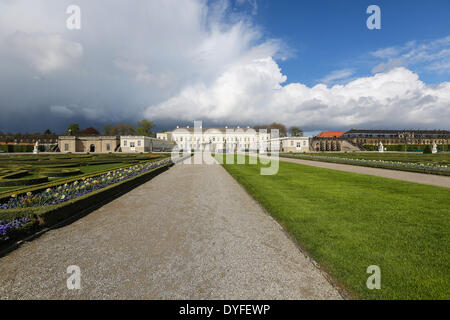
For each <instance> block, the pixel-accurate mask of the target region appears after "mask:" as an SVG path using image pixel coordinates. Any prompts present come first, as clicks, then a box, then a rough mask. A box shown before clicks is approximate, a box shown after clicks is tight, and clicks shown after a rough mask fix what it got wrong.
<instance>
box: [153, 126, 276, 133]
mask: <svg viewBox="0 0 450 320" xmlns="http://www.w3.org/2000/svg"><path fill="white" fill-rule="evenodd" d="M199 129H201V130H202V132H206V131H209V132H211V133H214V132H220V133H226V132H227V130H232V131H238V130H239V131H238V132H241V131H242V133H246V132H247V130H254V131H255V132H259V131H258V130H255V129H253V128H252V127H249V126H247V127H209V128H205V127H202V128H199ZM176 130H179V132H180V133H181V132H183V131H184V132H186V131H187V132H192V133H193V132H194V130H195V128H194V127H190V126H189V127H177V128H175V129H173V130H172V131H169V132H159V133H165V134H167V133H173V132H174V131H176ZM199 131H200V130H199ZM267 133H270V130H268V132H267Z"/></svg>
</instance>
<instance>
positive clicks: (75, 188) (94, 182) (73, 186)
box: [0, 156, 171, 244]
mask: <svg viewBox="0 0 450 320" xmlns="http://www.w3.org/2000/svg"><path fill="white" fill-rule="evenodd" d="M145 159H146V161H143V162H138V163H136V164H134V165H129V166H127V167H120V168H117V169H112V170H109V171H107V172H101V173H99V174H91V175H89V176H84V177H79V178H76V179H73V178H71V179H67V180H61V181H60V182H59V183H53V185H51V186H48V187H47V188H45V189H43V188H37V189H35V190H33V189H32V190H31V191H26V192H21V193H19V192H17V193H13V194H10V195H9V196H8V197H0V216H1V217H0V225H1V228H0V230H1V231H0V244H1V243H2V242H5V241H7V240H9V238H10V235H11V234H12V233H16V234H17V232H18V231H19V232H20V231H21V229H24V228H25V227H30V226H31V227H32V226H35V225H36V223H38V224H40V223H41V222H42V221H41V222H39V221H38V220H39V218H38V217H37V215H36V214H33V212H37V211H36V210H40V212H46V209H44V208H49V209H48V210H47V211H48V212H52V210H55V209H52V208H60V209H61V205H64V204H65V203H68V202H70V203H76V202H78V198H79V199H86V196H87V197H90V194H92V195H95V194H97V193H99V192H103V191H102V190H107V189H110V188H111V187H113V186H115V185H120V184H123V183H124V182H126V181H131V180H133V179H134V178H135V177H140V176H144V175H145V174H146V173H150V172H152V171H154V170H157V169H158V168H162V167H165V166H168V165H170V163H171V159H170V158H168V157H165V156H163V157H162V159H161V160H159V159H157V158H156V157H155V158H154V159H153V160H149V157H148V156H147V157H146V158H145ZM91 202H92V201H91ZM94 202H95V201H94ZM70 203H69V205H71V204H70ZM41 208H42V209H41ZM62 210H64V208H62ZM68 211H71V210H68ZM72 211H73V210H72ZM55 212H56V211H55ZM9 213H11V214H9Z"/></svg>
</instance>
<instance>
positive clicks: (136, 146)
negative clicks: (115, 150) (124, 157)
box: [120, 136, 152, 153]
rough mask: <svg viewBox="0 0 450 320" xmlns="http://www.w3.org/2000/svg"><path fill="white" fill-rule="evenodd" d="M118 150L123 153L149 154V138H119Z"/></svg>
mask: <svg viewBox="0 0 450 320" xmlns="http://www.w3.org/2000/svg"><path fill="white" fill-rule="evenodd" d="M120 149H121V151H122V152H124V153H133V152H151V151H152V150H151V142H150V137H145V136H121V137H120Z"/></svg>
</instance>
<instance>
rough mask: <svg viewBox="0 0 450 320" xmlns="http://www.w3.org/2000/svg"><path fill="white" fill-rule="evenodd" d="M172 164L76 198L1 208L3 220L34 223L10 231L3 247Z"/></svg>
mask: <svg viewBox="0 0 450 320" xmlns="http://www.w3.org/2000/svg"><path fill="white" fill-rule="evenodd" d="M170 166H172V164H170V163H169V164H167V165H164V166H162V167H159V168H156V169H153V170H151V171H148V172H145V173H143V174H141V175H138V176H135V177H133V178H130V179H128V180H125V181H121V182H119V183H116V184H113V185H110V186H108V187H105V188H103V189H100V190H97V191H93V192H91V193H88V194H86V195H84V196H81V197H79V198H76V199H72V200H69V201H67V202H63V203H61V204H57V205H51V206H43V207H29V208H18V209H8V210H0V221H6V220H13V219H16V218H22V217H28V218H30V219H32V221H33V222H34V223H31V224H27V228H24V229H22V228H21V229H20V230H18V231H17V232H15V233H13V234H11V235H8V236H9V238H10V239H9V240H8V243H3V244H2V243H0V247H4V246H5V245H7V244H10V242H11V241H17V240H19V239H21V238H23V237H25V236H27V235H30V234H32V233H34V232H36V231H38V230H40V229H43V228H45V227H50V226H52V225H54V224H57V223H59V222H61V221H63V220H66V219H68V218H70V217H72V216H76V215H77V214H80V213H82V212H83V211H85V210H88V209H90V208H95V207H96V206H98V205H99V204H101V203H102V202H107V201H110V200H112V199H113V198H115V197H116V196H119V195H120V194H123V193H124V192H127V191H129V190H131V189H133V188H134V187H136V186H137V185H140V184H142V183H145V182H147V181H148V180H150V179H152V178H153V177H155V176H156V175H158V174H160V173H161V172H164V171H166V170H167V169H168V168H169V167H170Z"/></svg>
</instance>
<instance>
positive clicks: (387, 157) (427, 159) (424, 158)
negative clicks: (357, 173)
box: [294, 152, 450, 165]
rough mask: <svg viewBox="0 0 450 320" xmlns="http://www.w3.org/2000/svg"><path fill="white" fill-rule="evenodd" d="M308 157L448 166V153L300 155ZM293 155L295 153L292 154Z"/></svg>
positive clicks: (317, 153) (322, 153)
mask: <svg viewBox="0 0 450 320" xmlns="http://www.w3.org/2000/svg"><path fill="white" fill-rule="evenodd" d="M301 154H302V155H310V156H317V157H320V156H326V157H339V158H347V159H365V160H384V161H399V162H409V163H432V164H438V165H450V153H436V154H422V153H401V152H398V153H396V152H386V153H380V152H348V153H342V152H315V153H301ZM294 155H295V153H294Z"/></svg>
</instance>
